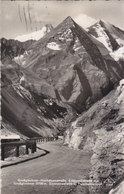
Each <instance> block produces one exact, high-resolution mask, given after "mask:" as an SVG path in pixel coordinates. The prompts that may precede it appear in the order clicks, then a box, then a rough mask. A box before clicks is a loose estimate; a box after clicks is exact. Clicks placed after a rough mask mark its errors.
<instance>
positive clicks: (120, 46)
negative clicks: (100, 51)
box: [88, 20, 124, 61]
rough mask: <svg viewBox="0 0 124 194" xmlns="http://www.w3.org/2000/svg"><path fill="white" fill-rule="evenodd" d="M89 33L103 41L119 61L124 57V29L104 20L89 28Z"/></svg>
mask: <svg viewBox="0 0 124 194" xmlns="http://www.w3.org/2000/svg"><path fill="white" fill-rule="evenodd" d="M88 33H89V34H91V35H92V36H93V37H95V38H96V39H97V40H99V41H100V42H102V43H103V44H104V45H105V47H106V48H107V49H108V50H109V53H110V55H111V56H112V57H113V58H114V59H115V60H116V61H118V60H119V59H120V58H122V59H124V31H123V30H121V29H119V28H117V27H116V26H114V25H112V24H110V23H107V22H105V21H103V20H100V21H98V22H97V23H96V24H94V25H92V26H91V27H89V29H88Z"/></svg>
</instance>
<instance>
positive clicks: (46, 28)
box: [15, 24, 53, 42]
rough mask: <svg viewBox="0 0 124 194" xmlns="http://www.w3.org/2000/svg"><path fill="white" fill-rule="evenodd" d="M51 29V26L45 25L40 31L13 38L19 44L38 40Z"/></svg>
mask: <svg viewBox="0 0 124 194" xmlns="http://www.w3.org/2000/svg"><path fill="white" fill-rule="evenodd" d="M52 29H53V27H52V25H51V24H47V25H45V26H43V27H42V29H41V30H38V31H35V32H32V33H30V34H25V35H20V36H17V37H16V38H15V40H18V41H20V42H25V41H27V40H39V39H40V38H42V37H43V36H45V35H46V34H47V33H48V32H50V31H51V30H52Z"/></svg>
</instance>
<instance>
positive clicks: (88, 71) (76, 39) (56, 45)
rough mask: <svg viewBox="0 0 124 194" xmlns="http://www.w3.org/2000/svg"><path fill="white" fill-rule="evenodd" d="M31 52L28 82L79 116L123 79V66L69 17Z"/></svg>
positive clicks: (27, 74)
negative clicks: (72, 109)
mask: <svg viewBox="0 0 124 194" xmlns="http://www.w3.org/2000/svg"><path fill="white" fill-rule="evenodd" d="M28 51H30V52H29V55H28V56H27V58H26V60H25V61H23V60H22V62H23V64H24V66H23V67H24V73H25V75H26V77H27V80H28V83H31V84H32V85H33V87H34V88H35V89H36V90H37V92H39V93H40V92H41V91H44V93H45V94H48V95H49V96H51V97H54V98H57V99H58V98H59V100H60V99H61V101H64V102H66V103H68V104H70V105H71V106H72V107H74V108H75V109H76V111H78V112H79V113H80V112H82V111H83V110H84V109H85V108H86V106H87V104H92V103H93V102H95V101H96V100H98V99H99V98H101V97H102V96H104V95H105V94H107V93H108V92H109V91H110V89H111V88H112V87H113V85H114V84H115V83H118V81H119V80H120V79H121V78H122V77H123V71H122V69H123V66H122V65H120V64H119V63H117V62H115V61H114V60H113V58H112V57H111V56H110V55H109V52H108V50H107V49H106V48H105V47H104V45H103V44H101V43H100V42H98V41H97V40H96V39H95V38H93V37H92V36H90V35H89V34H87V32H86V31H85V30H84V29H82V28H81V27H80V26H79V25H77V24H76V23H75V22H74V21H73V20H72V19H71V18H70V17H68V18H66V19H65V20H64V21H63V22H62V23H61V24H60V25H58V26H57V27H56V28H55V29H53V30H52V31H51V32H50V33H48V34H47V35H46V36H44V37H43V38H42V39H40V40H39V41H37V42H36V43H34V44H32V45H31V46H30V47H29V50H28ZM97 80H99V82H98V81H97ZM38 83H39V84H38ZM37 86H38V87H37ZM39 88H40V89H39Z"/></svg>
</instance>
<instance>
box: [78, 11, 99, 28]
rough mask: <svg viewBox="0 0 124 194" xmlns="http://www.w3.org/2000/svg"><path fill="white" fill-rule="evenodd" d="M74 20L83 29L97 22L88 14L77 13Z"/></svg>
mask: <svg viewBox="0 0 124 194" xmlns="http://www.w3.org/2000/svg"><path fill="white" fill-rule="evenodd" d="M74 20H75V22H77V23H78V24H79V25H80V26H81V27H83V28H84V29H86V28H87V27H89V26H91V25H93V24H94V23H96V22H97V20H96V19H94V18H92V17H90V16H87V15H85V14H80V15H78V16H77V17H76V18H75V19H74Z"/></svg>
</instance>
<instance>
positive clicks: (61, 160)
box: [1, 140, 91, 194]
mask: <svg viewBox="0 0 124 194" xmlns="http://www.w3.org/2000/svg"><path fill="white" fill-rule="evenodd" d="M38 146H39V147H41V148H42V149H44V150H48V151H49V153H48V154H47V155H45V156H43V157H40V158H37V159H34V160H31V161H28V162H25V163H21V164H18V165H14V166H10V167H6V168H3V169H2V176H1V177H2V188H1V191H2V194H29V193H30V194H35V193H36V194H75V193H78V192H76V187H77V186H75V185H40V184H39V185H36V184H34V185H23V184H22V185H19V184H17V183H18V182H19V181H20V180H23V181H24V180H33V182H34V181H35V180H38V181H39V180H41V179H42V180H48V179H49V180H62V179H64V180H66V181H68V180H69V179H74V180H76V179H77V180H80V179H86V178H87V177H88V171H89V169H90V157H91V154H89V153H86V152H83V151H81V150H73V149H70V148H68V147H66V146H63V144H62V140H58V141H56V142H45V143H44V142H41V143H39V144H38ZM79 193H80V192H79ZM81 193H82V192H81ZM84 193H87V192H86V190H85V189H84V191H83V194H84Z"/></svg>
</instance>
